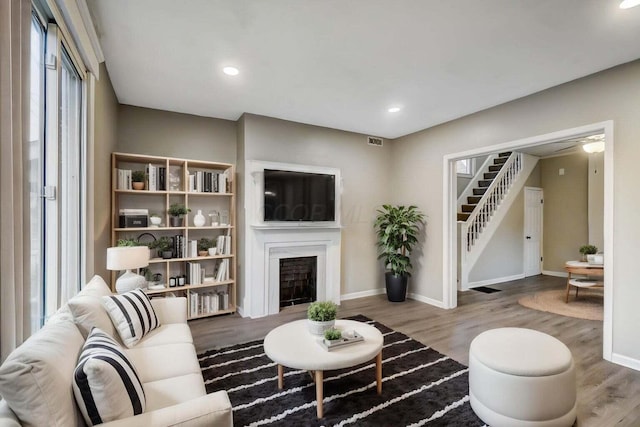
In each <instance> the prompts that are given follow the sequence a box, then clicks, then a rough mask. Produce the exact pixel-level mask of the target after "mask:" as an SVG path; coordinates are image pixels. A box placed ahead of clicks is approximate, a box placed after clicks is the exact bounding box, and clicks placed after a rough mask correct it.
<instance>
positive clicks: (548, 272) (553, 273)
mask: <svg viewBox="0 0 640 427" xmlns="http://www.w3.org/2000/svg"><path fill="white" fill-rule="evenodd" d="M542 274H544V275H545V276H553V277H564V278H567V277H568V276H569V275H568V274H567V272H566V271H551V270H542Z"/></svg>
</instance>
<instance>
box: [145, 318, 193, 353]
mask: <svg viewBox="0 0 640 427" xmlns="http://www.w3.org/2000/svg"><path fill="white" fill-rule="evenodd" d="M166 344H193V337H192V336H191V329H189V325H187V324H186V323H169V324H163V325H161V326H160V327H158V328H156V329H154V330H153V331H151V332H149V333H148V334H147V335H145V336H144V338H142V339H141V340H140V341H138V344H136V348H139V347H155V346H157V345H166Z"/></svg>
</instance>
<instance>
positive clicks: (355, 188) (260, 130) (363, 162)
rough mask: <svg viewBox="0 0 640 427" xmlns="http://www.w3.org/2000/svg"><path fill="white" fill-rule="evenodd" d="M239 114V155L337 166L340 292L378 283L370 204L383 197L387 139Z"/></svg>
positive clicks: (384, 199)
mask: <svg viewBox="0 0 640 427" xmlns="http://www.w3.org/2000/svg"><path fill="white" fill-rule="evenodd" d="M243 119H244V146H243V149H244V158H245V160H263V161H274V162H284V163H297V164H304V165H314V166H327V167H334V168H339V169H340V170H341V173H342V181H343V193H342V212H341V217H342V226H343V229H342V251H341V252H342V260H341V262H342V288H341V293H342V294H348V293H353V292H360V291H367V290H372V289H377V288H382V287H383V286H384V280H383V274H382V271H383V266H382V265H381V262H379V261H378V260H377V259H376V258H377V253H376V240H375V233H374V231H373V221H374V218H375V214H376V209H377V208H378V207H379V206H380V205H382V204H383V203H387V202H389V197H388V195H389V194H390V188H391V187H390V186H389V176H390V175H391V174H392V171H391V170H390V169H389V165H390V161H389V159H390V156H391V152H392V147H391V144H389V141H385V144H384V146H383V147H374V146H370V145H367V137H366V135H361V134H357V133H351V132H344V131H340V130H335V129H328V128H323V127H318V126H311V125H305V124H301V123H294V122H289V121H285V120H278V119H273V118H268V117H263V116H256V115H252V114H245V115H244V116H243Z"/></svg>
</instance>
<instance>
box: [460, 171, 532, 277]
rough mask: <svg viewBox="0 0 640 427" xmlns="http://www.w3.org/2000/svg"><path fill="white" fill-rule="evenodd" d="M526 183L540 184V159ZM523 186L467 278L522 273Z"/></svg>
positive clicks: (510, 275)
mask: <svg viewBox="0 0 640 427" xmlns="http://www.w3.org/2000/svg"><path fill="white" fill-rule="evenodd" d="M524 185H525V187H540V162H538V164H536V167H535V168H533V170H532V171H531V173H530V174H529V177H528V178H527V181H526V182H525V184H524ZM523 238H524V187H523V188H522V190H520V193H519V194H518V197H517V198H516V199H515V200H514V202H513V204H512V205H511V207H510V208H509V212H507V215H506V216H505V217H504V219H503V220H502V222H501V223H500V227H498V229H497V230H496V232H495V234H494V235H493V236H491V240H490V241H489V243H488V244H487V247H486V248H485V250H484V251H483V252H482V254H481V255H480V257H479V258H478V261H477V262H476V265H474V266H473V268H472V269H471V271H470V272H469V282H471V283H470V284H471V286H474V283H473V282H484V281H487V280H489V281H491V282H493V283H498V282H499V281H500V279H504V278H508V277H512V276H516V275H522V274H524V241H523Z"/></svg>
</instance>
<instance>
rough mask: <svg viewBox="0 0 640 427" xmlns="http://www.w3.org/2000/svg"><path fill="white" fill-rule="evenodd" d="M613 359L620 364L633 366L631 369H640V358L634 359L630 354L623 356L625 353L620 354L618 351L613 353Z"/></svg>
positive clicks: (628, 366)
mask: <svg viewBox="0 0 640 427" xmlns="http://www.w3.org/2000/svg"><path fill="white" fill-rule="evenodd" d="M611 361H612V362H613V363H616V364H618V365H622V366H625V367H627V368H631V369H634V370H636V371H640V360H638V359H633V358H631V357H628V356H623V355H621V354H618V353H613V354H612V355H611Z"/></svg>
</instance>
